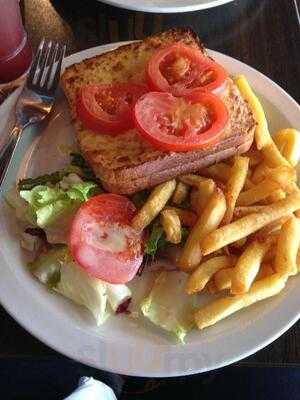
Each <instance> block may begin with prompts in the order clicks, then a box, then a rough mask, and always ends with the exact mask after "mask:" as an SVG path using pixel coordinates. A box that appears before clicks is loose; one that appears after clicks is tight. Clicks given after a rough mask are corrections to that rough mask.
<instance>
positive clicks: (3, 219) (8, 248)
mask: <svg viewBox="0 0 300 400" xmlns="http://www.w3.org/2000/svg"><path fill="white" fill-rule="evenodd" d="M118 45H119V43H117V44H112V45H106V46H101V47H97V48H93V49H89V50H86V51H83V52H80V53H77V54H74V55H72V56H70V57H68V58H67V59H66V65H70V64H72V63H74V62H79V61H80V60H82V59H84V58H87V57H91V56H94V55H96V54H100V53H102V52H105V51H108V50H110V49H112V48H114V47H116V46H118ZM211 55H212V56H213V57H214V58H215V59H216V60H218V61H219V62H220V63H221V64H223V65H224V66H225V68H227V69H228V70H229V71H230V73H232V74H238V73H243V74H245V75H246V76H247V77H248V79H249V81H250V83H251V85H252V86H253V88H254V89H255V90H256V91H257V92H258V94H259V95H260V98H261V100H262V102H263V105H264V107H265V110H266V113H267V116H268V118H269V121H270V129H271V131H273V132H274V131H276V130H277V129H279V128H284V127H288V126H293V127H298V128H299V127H300V109H299V106H298V105H297V104H296V103H295V101H294V100H293V99H292V98H291V97H290V96H289V95H288V94H287V93H285V92H284V91H283V90H282V89H281V88H280V87H279V86H278V85H276V84H275V83H274V82H272V81H271V80H270V79H268V78H267V77H265V76H264V75H262V74H261V73H259V72H257V71H255V70H254V69H253V68H251V67H248V66H247V65H245V64H243V63H241V62H239V61H237V60H235V59H233V58H230V57H228V56H225V55H222V54H220V53H217V52H213V51H211ZM4 107H6V109H3V107H2V110H1V111H0V120H1V112H2V113H4V114H8V112H9V105H8V104H7V105H4ZM33 137H34V128H32V129H28V130H27V132H26V136H24V138H23V141H22V143H21V146H20V147H19V149H18V152H17V155H16V163H15V164H16V165H15V168H13V169H12V170H11V171H10V176H9V179H8V181H9V182H8V183H7V184H8V185H9V184H11V183H12V182H14V181H15V180H16V173H17V166H19V164H18V160H21V158H23V163H22V165H21V172H20V171H19V173H21V174H22V173H23V172H24V170H26V171H29V173H42V172H44V171H48V170H56V169H58V167H59V165H58V160H59V159H60V158H61V156H59V155H58V151H59V150H58V147H57V144H61V143H71V142H72V140H73V139H72V137H73V135H72V128H71V125H70V122H69V115H68V111H67V107H66V104H65V101H64V99H63V97H62V96H61V95H60V97H59V99H58V104H57V107H56V110H55V112H54V114H53V117H52V118H51V120H50V121H49V123H48V125H47V127H46V128H44V130H43V135H42V136H40V139H39V137H38V138H37V139H36V140H35V142H34V144H31V146H30V147H29V150H28V151H27V154H26V155H25V156H24V152H25V148H26V147H28V145H29V143H30V142H32V138H33ZM45 160H46V162H45ZM10 216H11V213H9V210H8V207H7V206H6V205H5V204H4V202H3V201H2V202H1V204H0V226H1V245H0V247H1V249H0V257H1V262H0V276H1V279H0V299H1V302H2V304H3V306H4V307H5V308H6V310H7V311H8V312H9V313H10V314H11V315H12V316H13V317H14V318H15V319H16V320H17V321H18V322H19V323H20V324H21V325H22V326H23V327H24V328H25V329H27V330H28V331H29V332H31V333H32V334H33V335H34V336H36V337H38V338H39V339H40V340H41V341H43V342H44V343H46V344H48V345H49V346H50V347H52V348H54V349H56V350H57V351H59V352H61V353H63V354H65V355H67V356H69V357H71V358H74V359H75V360H78V361H80V362H83V363H85V364H88V365H91V366H94V367H97V368H100V369H104V370H108V371H113V372H118V373H121V374H127V375H136V376H152V377H154V376H175V375H186V374H193V373H196V372H203V371H209V370H212V369H215V368H219V367H222V366H224V365H227V364H230V363H233V362H235V361H237V360H240V359H242V358H244V357H247V356H248V355H250V354H252V353H254V352H256V351H258V350H259V349H261V348H262V347H264V346H266V345H267V344H268V343H270V342H272V341H273V340H275V339H276V338H277V337H278V336H280V335H281V334H283V333H284V332H285V331H286V330H287V329H288V328H289V327H290V326H291V325H292V324H294V323H295V322H296V321H297V319H298V317H299V313H300V305H299V284H300V281H299V279H300V276H298V277H295V278H292V279H290V280H289V282H288V285H287V288H286V289H285V290H284V291H283V292H282V293H281V294H280V295H278V296H276V297H274V298H273V299H270V300H266V301H263V302H261V303H259V304H256V305H253V306H252V307H250V308H248V309H247V310H244V311H242V312H239V313H237V314H235V315H233V316H232V317H229V318H227V319H226V320H224V321H222V322H220V323H218V324H217V325H215V326H213V327H211V328H208V329H206V330H204V331H203V332H198V331H197V330H195V331H193V332H192V333H191V334H190V335H189V336H188V338H187V344H186V345H185V346H181V345H177V344H175V343H174V342H172V340H170V338H169V337H167V336H166V335H164V334H163V333H162V332H161V331H159V330H156V329H154V328H153V329H148V328H147V329H145V327H143V326H141V325H138V324H137V323H136V322H135V321H133V320H130V319H129V318H128V317H126V316H119V317H115V318H111V319H110V320H109V321H108V322H107V323H106V324H104V325H103V326H101V327H100V328H97V327H95V325H94V323H93V321H92V319H91V318H90V317H89V315H88V314H87V313H86V312H85V311H84V310H83V309H81V308H80V307H77V306H74V305H73V304H71V303H69V302H68V301H66V300H65V299H63V298H61V297H60V296H58V295H53V294H51V293H49V292H48V291H47V290H45V288H44V287H42V286H41V285H40V284H39V283H38V282H36V281H35V280H34V279H33V278H32V277H31V276H30V274H29V273H28V272H27V271H26V268H25V267H24V263H23V262H22V257H21V252H20V249H19V244H18V240H17V238H16V236H15V235H14V233H13V230H12V227H11V225H13V224H12V221H13V218H10ZM175 305H176V299H174V306H175Z"/></svg>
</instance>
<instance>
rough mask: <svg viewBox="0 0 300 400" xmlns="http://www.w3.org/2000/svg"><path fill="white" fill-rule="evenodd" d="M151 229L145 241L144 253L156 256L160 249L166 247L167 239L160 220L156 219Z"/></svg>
mask: <svg viewBox="0 0 300 400" xmlns="http://www.w3.org/2000/svg"><path fill="white" fill-rule="evenodd" d="M150 229H151V230H150V235H149V238H148V240H147V241H146V243H145V250H144V253H145V255H147V256H150V257H152V258H154V257H155V254H156V253H157V251H158V250H160V249H163V248H164V247H166V245H167V241H166V237H165V233H164V230H163V227H162V226H161V225H160V223H159V221H158V220H156V221H154V223H153V224H152V225H151V227H150Z"/></svg>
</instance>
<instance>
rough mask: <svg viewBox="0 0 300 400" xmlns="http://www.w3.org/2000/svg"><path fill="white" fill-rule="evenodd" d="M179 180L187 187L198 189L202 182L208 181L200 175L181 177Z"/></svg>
mask: <svg viewBox="0 0 300 400" xmlns="http://www.w3.org/2000/svg"><path fill="white" fill-rule="evenodd" d="M179 180H180V182H183V183H184V184H185V185H189V186H194V187H196V188H198V187H199V185H200V184H201V183H202V182H205V181H207V180H208V178H204V177H203V176H200V175H194V174H188V175H182V176H180V177H179Z"/></svg>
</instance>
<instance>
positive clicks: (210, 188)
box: [191, 179, 216, 215]
mask: <svg viewBox="0 0 300 400" xmlns="http://www.w3.org/2000/svg"><path fill="white" fill-rule="evenodd" d="M215 188H216V184H215V182H214V181H213V180H212V179H206V180H204V181H203V182H200V183H199V185H198V189H196V188H193V189H192V193H191V206H192V209H193V210H194V211H195V212H196V213H197V214H198V215H200V214H201V213H202V211H203V210H204V208H205V206H206V204H207V202H208V200H209V199H210V197H211V195H212V194H213V193H214V191H215Z"/></svg>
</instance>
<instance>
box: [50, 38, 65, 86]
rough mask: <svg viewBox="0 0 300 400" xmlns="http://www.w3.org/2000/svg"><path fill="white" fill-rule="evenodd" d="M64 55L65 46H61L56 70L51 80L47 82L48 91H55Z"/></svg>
mask: <svg viewBox="0 0 300 400" xmlns="http://www.w3.org/2000/svg"><path fill="white" fill-rule="evenodd" d="M65 53H66V45H63V46H62V47H60V52H59V56H58V61H57V65H56V69H55V72H54V77H53V80H52V81H49V82H48V86H47V89H48V90H50V91H55V89H56V87H57V85H58V82H59V79H60V71H61V65H62V62H63V59H64V57H65Z"/></svg>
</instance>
